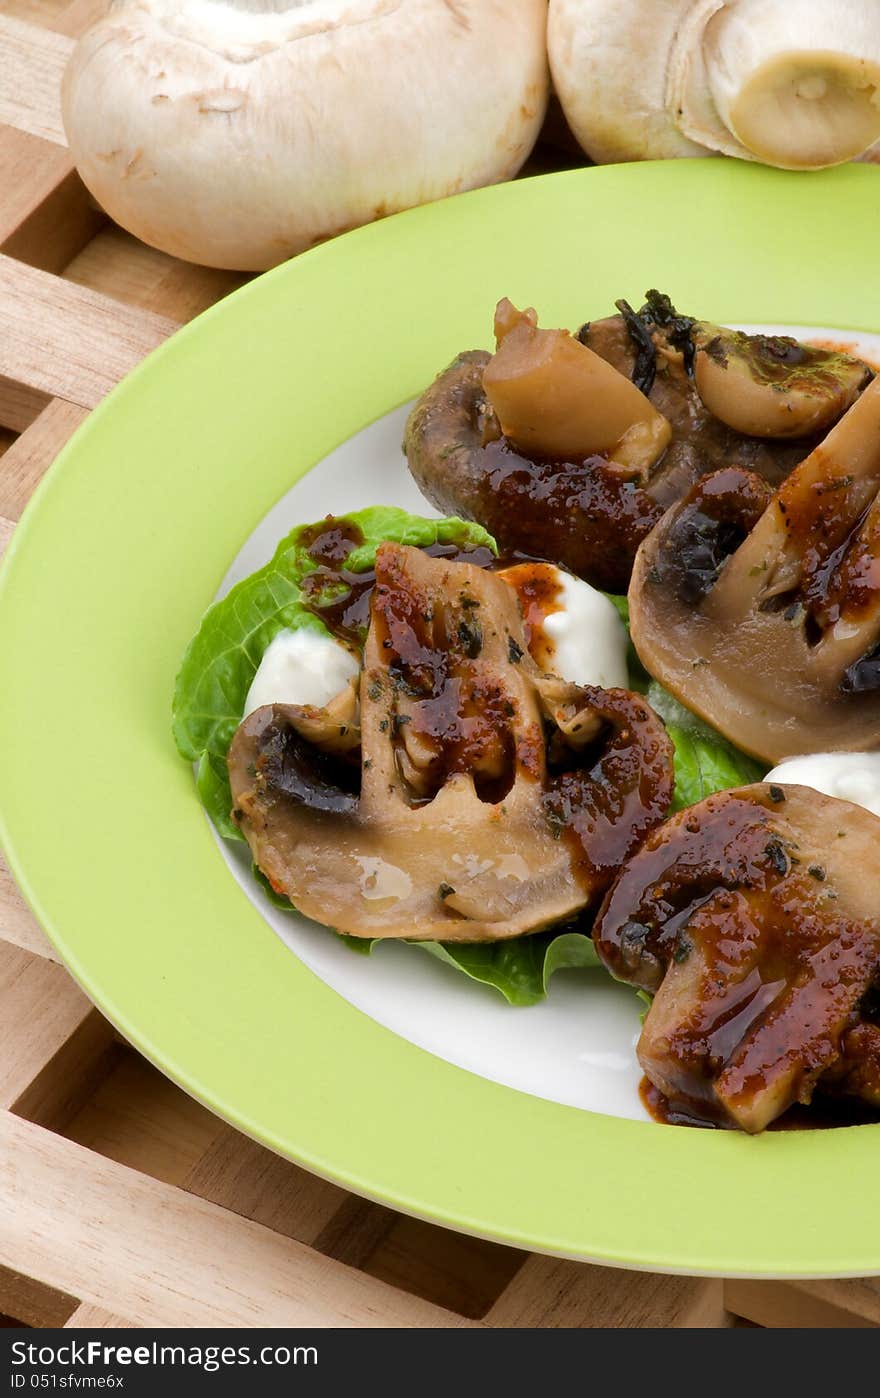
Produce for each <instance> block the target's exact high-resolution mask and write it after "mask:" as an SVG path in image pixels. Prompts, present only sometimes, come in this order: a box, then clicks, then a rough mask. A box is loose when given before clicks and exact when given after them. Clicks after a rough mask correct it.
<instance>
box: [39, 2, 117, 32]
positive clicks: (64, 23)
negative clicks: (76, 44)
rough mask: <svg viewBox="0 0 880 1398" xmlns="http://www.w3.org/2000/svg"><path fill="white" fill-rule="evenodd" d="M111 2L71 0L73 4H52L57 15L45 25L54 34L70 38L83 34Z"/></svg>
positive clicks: (104, 12) (103, 13)
mask: <svg viewBox="0 0 880 1398" xmlns="http://www.w3.org/2000/svg"><path fill="white" fill-rule="evenodd" d="M109 3H111V0H73V4H64V3H63V0H62V3H60V4H57V3H55V4H53V7H55V10H56V11H57V14H56V15H55V17H53V18H52V20H49V22H48V24H46V28H48V29H55V31H56V34H67V35H70V36H71V38H74V39H78V36H80V35H81V34H85V31H87V29H88V28H90V27H91V25H92V24H94V22H95V20H99V18H101V17H102V15H105V14H106V11H108V8H109Z"/></svg>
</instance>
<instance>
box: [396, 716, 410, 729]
mask: <svg viewBox="0 0 880 1398" xmlns="http://www.w3.org/2000/svg"><path fill="white" fill-rule="evenodd" d="M405 723H409V714H395V715H394V727H395V728H402V727H403V725H404V724H405Z"/></svg>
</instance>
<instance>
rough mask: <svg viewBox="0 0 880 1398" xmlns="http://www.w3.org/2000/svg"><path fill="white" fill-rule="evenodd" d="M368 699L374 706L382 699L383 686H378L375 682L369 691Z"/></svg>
mask: <svg viewBox="0 0 880 1398" xmlns="http://www.w3.org/2000/svg"><path fill="white" fill-rule="evenodd" d="M367 698H368V699H371V700H372V702H373V703H374V704H375V703H376V702H377V700H379V699H381V698H382V686H381V685H380V684H377V683H376V681H375V680H374V681H373V683H372V684H371V685H370V687H369V689H368V690H367Z"/></svg>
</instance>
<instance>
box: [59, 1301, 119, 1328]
mask: <svg viewBox="0 0 880 1398" xmlns="http://www.w3.org/2000/svg"><path fill="white" fill-rule="evenodd" d="M64 1328H65V1330H130V1329H134V1328H136V1327H135V1322H134V1321H133V1320H123V1319H122V1317H121V1316H118V1315H114V1314H113V1312H112V1311H105V1310H104V1308H103V1306H88V1305H84V1306H77V1308H76V1310H75V1311H74V1313H73V1315H72V1316H71V1317H70V1319H69V1320H68V1321H66V1322H65V1325H64Z"/></svg>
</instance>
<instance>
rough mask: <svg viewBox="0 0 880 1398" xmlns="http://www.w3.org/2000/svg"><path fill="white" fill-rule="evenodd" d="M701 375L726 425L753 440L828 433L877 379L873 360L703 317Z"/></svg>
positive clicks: (696, 332) (712, 407) (698, 337)
mask: <svg viewBox="0 0 880 1398" xmlns="http://www.w3.org/2000/svg"><path fill="white" fill-rule="evenodd" d="M693 339H694V344H695V346H696V354H695V357H694V378H695V380H696V385H697V391H698V393H699V395H700V397H701V399H702V400H703V403H704V405H705V406H706V407H707V408H708V409H709V412H710V413H712V414H713V415H714V416H715V417H716V418H718V419H719V421H720V422H723V423H726V424H727V426H728V427H732V428H734V429H735V430H736V431H737V432H743V433H746V434H748V435H750V436H754V437H810V436H813V435H814V434H815V433H817V432H824V431H825V430H826V429H827V428H829V427H830V426H831V424H832V423H833V422H836V421H837V419H838V418H839V417H840V416H841V414H842V413H844V412H846V410H847V408H849V407H850V406H851V405H852V404H853V403H854V402H855V401H856V399H857V398H858V396H859V394H860V393H861V391H862V389H863V388H865V387H866V385H867V384H868V383H870V381H871V379H872V378H873V372H872V370H871V369H869V367H868V365H867V364H863V363H862V362H861V361H860V360H858V359H853V358H852V357H851V356H850V355H848V354H841V353H839V352H837V351H834V350H829V349H820V348H817V347H816V346H814V345H804V344H801V343H800V342H799V341H798V340H793V339H792V338H791V337H790V336H788V335H746V334H744V333H743V332H742V331H741V330H726V329H724V328H723V327H722V326H720V325H710V324H708V323H707V322H705V321H703V322H697V323H695V325H694V329H693Z"/></svg>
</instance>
